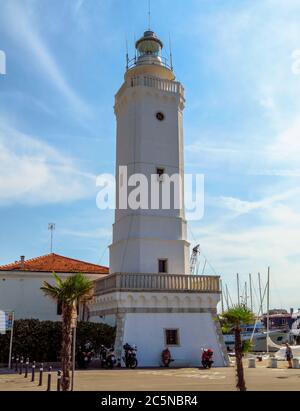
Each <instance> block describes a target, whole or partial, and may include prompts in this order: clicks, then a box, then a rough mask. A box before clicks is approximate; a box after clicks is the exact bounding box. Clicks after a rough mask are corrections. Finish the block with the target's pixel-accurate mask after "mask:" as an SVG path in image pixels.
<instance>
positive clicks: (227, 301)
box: [225, 284, 230, 310]
mask: <svg viewBox="0 0 300 411" xmlns="http://www.w3.org/2000/svg"><path fill="white" fill-rule="evenodd" d="M225 286H226V305H227V310H229V308H230V304H229V292H228V287H227V284H225Z"/></svg>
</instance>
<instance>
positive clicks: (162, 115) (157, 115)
mask: <svg viewBox="0 0 300 411" xmlns="http://www.w3.org/2000/svg"><path fill="white" fill-rule="evenodd" d="M156 118H157V120H158V121H163V120H164V119H165V115H164V114H163V113H161V112H159V113H156Z"/></svg>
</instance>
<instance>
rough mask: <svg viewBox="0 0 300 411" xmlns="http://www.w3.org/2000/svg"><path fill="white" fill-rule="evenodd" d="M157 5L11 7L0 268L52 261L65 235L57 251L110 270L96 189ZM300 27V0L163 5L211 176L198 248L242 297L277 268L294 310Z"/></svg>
mask: <svg viewBox="0 0 300 411" xmlns="http://www.w3.org/2000/svg"><path fill="white" fill-rule="evenodd" d="M147 4H148V1H147V0H126V1H124V0H1V3H0V50H3V51H4V52H5V53H6V57H7V74H6V75H5V76H0V148H1V151H0V223H1V231H0V242H1V249H0V262H1V263H8V262H11V261H15V260H16V259H18V258H19V256H20V255H25V256H26V258H30V257H35V256H38V255H43V254H46V253H48V252H49V233H48V230H47V228H48V222H55V223H56V232H55V239H54V251H55V252H57V253H59V254H63V255H66V256H70V257H74V258H79V259H83V260H87V261H91V262H95V263H101V264H107V261H108V252H107V246H108V245H109V244H110V241H111V224H112V222H113V213H112V212H111V211H108V212H103V211H100V210H98V209H97V208H96V201H95V199H96V193H97V189H96V187H95V176H96V175H98V174H101V173H109V172H111V173H113V172H114V155H115V118H114V113H113V104H114V94H115V92H116V91H117V90H118V88H119V87H120V85H121V84H122V80H123V74H124V69H125V39H126V37H127V39H128V42H129V45H130V52H131V54H133V43H134V41H133V39H134V36H136V37H138V36H140V35H141V34H142V33H143V31H144V30H145V29H146V28H147V7H148V6H147ZM299 18H300V3H299V1H297V0H295V1H294V0H285V1H284V2H282V1H281V0H248V1H246V0H239V1H236V0H234V1H233V0H227V1H223V0H187V1H183V0H160V1H158V0H152V27H153V29H154V30H155V31H156V33H157V34H158V35H159V37H160V38H161V39H162V40H164V41H165V43H168V38H169V33H171V37H172V43H173V54H174V66H175V72H176V75H177V78H178V80H179V81H181V82H182V83H183V85H184V87H185V89H186V99H187V105H186V110H185V160H186V171H187V172H193V173H203V174H205V182H206V183H205V184H206V185H205V216H204V218H203V219H202V220H201V221H197V222H194V221H193V222H191V224H190V230H189V236H190V240H191V242H192V244H195V243H201V245H202V249H203V253H204V255H205V256H206V257H207V258H208V260H209V261H210V263H211V265H212V266H213V268H214V270H215V271H216V272H217V273H220V274H222V276H223V279H224V282H226V283H228V286H229V289H230V290H231V294H232V297H233V298H235V294H236V293H235V273H237V272H239V273H240V274H241V278H242V281H245V280H246V279H247V276H248V274H249V273H252V274H253V275H254V274H255V275H256V273H257V272H259V271H260V272H261V273H262V274H263V275H264V276H265V275H266V271H267V266H268V265H270V266H271V273H272V287H271V299H272V305H274V306H275V305H276V306H278V307H280V306H283V307H286V308H289V307H293V306H294V307H295V308H296V307H298V305H299V306H300V299H299V293H298V290H299V286H300V272H299V271H300V270H299V268H300V251H299V244H300V206H299V199H300V186H299V181H300V136H299V134H300V132H299V130H300V99H299V92H300V74H297V73H295V70H293V64H294V63H295V60H293V58H292V55H293V52H295V50H299V49H300V25H299ZM202 258H203V257H202ZM206 272H207V274H213V272H214V271H213V269H212V268H211V267H210V266H208V268H207V270H206Z"/></svg>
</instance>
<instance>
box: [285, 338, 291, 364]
mask: <svg viewBox="0 0 300 411" xmlns="http://www.w3.org/2000/svg"><path fill="white" fill-rule="evenodd" d="M285 346H286V350H285V356H286V360H287V362H288V364H289V368H293V365H292V359H293V351H292V349H291V347H290V345H289V344H288V343H286V344H285Z"/></svg>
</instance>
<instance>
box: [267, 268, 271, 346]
mask: <svg viewBox="0 0 300 411" xmlns="http://www.w3.org/2000/svg"><path fill="white" fill-rule="evenodd" d="M269 311H270V267H268V292H267V353H268V354H269V345H268V340H269V334H270V312H269Z"/></svg>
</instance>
